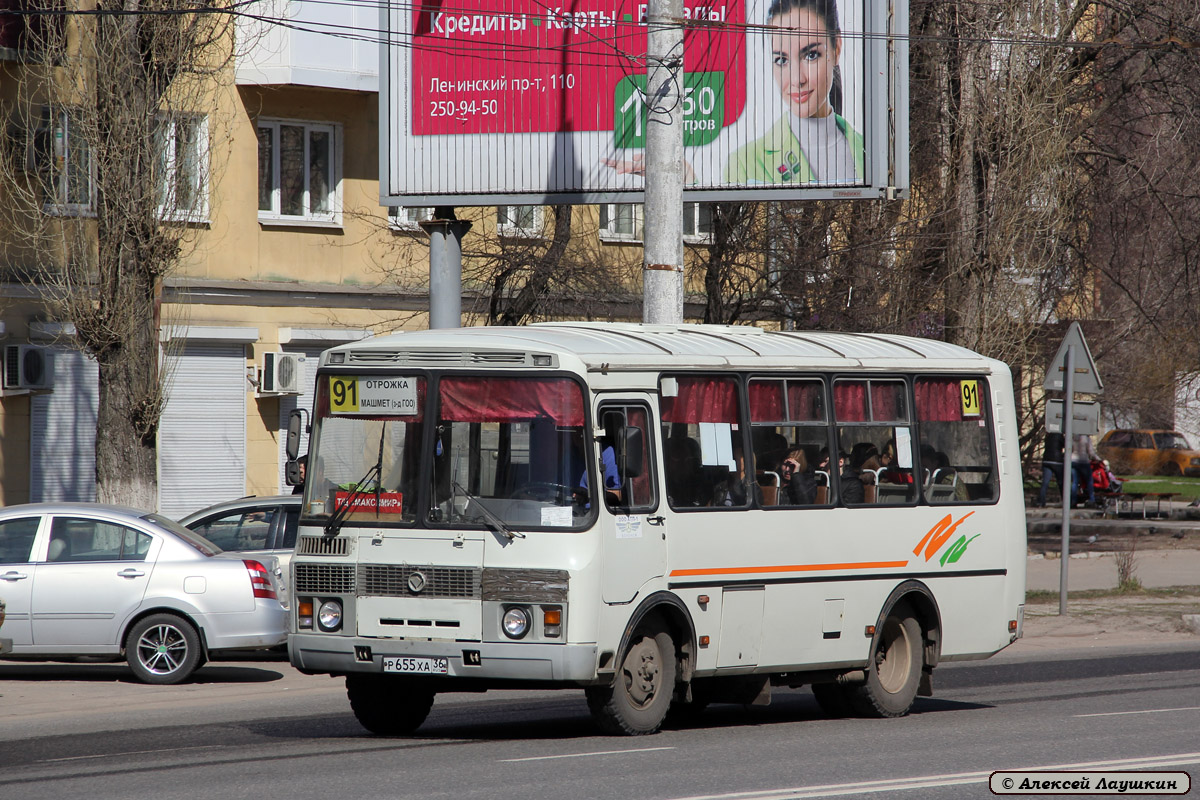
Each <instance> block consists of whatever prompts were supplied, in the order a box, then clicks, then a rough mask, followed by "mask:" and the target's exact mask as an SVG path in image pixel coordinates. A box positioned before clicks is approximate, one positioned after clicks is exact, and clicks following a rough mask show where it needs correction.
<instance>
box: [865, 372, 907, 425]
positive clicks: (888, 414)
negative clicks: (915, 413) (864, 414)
mask: <svg viewBox="0 0 1200 800" xmlns="http://www.w3.org/2000/svg"><path fill="white" fill-rule="evenodd" d="M904 406H905V402H904V384H903V383H899V382H897V381H871V419H873V420H874V421H876V422H906V421H907V420H908V414H907V413H905V410H904Z"/></svg>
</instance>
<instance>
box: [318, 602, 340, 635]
mask: <svg viewBox="0 0 1200 800" xmlns="http://www.w3.org/2000/svg"><path fill="white" fill-rule="evenodd" d="M317 624H318V625H319V626H320V627H321V630H323V631H336V630H339V629H340V628H341V627H342V604H341V603H340V602H338V601H337V600H326V601H325V602H324V603H321V609H320V611H319V612H318V613H317Z"/></svg>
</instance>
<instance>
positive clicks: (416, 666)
mask: <svg viewBox="0 0 1200 800" xmlns="http://www.w3.org/2000/svg"><path fill="white" fill-rule="evenodd" d="M383 671H384V672H415V673H417V674H418V675H446V674H449V672H450V660H449V659H448V658H444V657H441V656H435V657H433V658H420V657H415V656H399V657H393V656H384V658H383Z"/></svg>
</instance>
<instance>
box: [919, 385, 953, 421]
mask: <svg viewBox="0 0 1200 800" xmlns="http://www.w3.org/2000/svg"><path fill="white" fill-rule="evenodd" d="M913 388H914V390H915V393H916V396H917V419H919V420H921V421H922V422H962V420H963V415H962V398H961V396H960V394H959V392H960V391H961V386H960V384H959V381H958V380H957V379H955V378H922V379H920V380H918V381H917V382H916V385H915V386H914V387H913Z"/></svg>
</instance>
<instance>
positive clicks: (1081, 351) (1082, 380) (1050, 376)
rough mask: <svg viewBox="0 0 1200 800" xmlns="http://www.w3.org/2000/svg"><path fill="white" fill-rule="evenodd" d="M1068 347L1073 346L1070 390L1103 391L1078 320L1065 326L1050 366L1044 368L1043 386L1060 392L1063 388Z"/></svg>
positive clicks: (1094, 392) (1092, 392)
mask: <svg viewBox="0 0 1200 800" xmlns="http://www.w3.org/2000/svg"><path fill="white" fill-rule="evenodd" d="M1068 347H1073V348H1074V350H1075V353H1074V362H1075V364H1074V366H1075V376H1074V379H1073V380H1072V385H1071V388H1072V390H1074V391H1076V392H1083V393H1085V394H1100V393H1101V392H1103V391H1104V383H1103V382H1101V380H1100V373H1099V372H1097V371H1096V362H1095V361H1093V360H1092V351H1091V350H1089V349H1088V345H1087V340H1086V339H1084V338H1083V328H1081V327H1079V323H1078V322H1072V323H1071V327H1069V328H1067V335H1066V336H1064V337H1063V341H1062V344H1061V345H1059V347H1058V353H1057V354H1056V355H1055V356H1054V360H1053V361H1051V362H1050V368H1049V369H1047V370H1046V383H1045V388H1046V389H1053V390H1057V391H1060V392H1061V391H1062V390H1063V377H1064V375H1065V373H1066V369H1067V348H1068Z"/></svg>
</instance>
